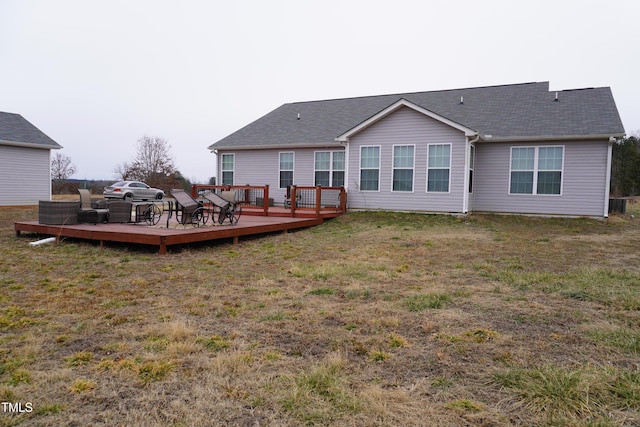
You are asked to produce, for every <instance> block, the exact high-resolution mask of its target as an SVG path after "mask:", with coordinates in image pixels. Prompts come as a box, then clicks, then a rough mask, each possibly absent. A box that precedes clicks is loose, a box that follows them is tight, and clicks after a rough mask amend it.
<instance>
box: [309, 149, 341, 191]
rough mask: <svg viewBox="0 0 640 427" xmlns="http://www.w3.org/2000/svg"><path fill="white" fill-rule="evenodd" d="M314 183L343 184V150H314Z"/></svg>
mask: <svg viewBox="0 0 640 427" xmlns="http://www.w3.org/2000/svg"><path fill="white" fill-rule="evenodd" d="M314 164H315V179H314V181H315V184H314V185H316V186H318V185H319V186H323V187H342V186H344V166H345V163H344V151H316V153H315V163H314Z"/></svg>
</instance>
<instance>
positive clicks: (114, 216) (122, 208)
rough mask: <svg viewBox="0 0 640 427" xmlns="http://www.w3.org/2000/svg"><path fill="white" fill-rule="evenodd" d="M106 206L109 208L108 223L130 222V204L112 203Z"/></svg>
mask: <svg viewBox="0 0 640 427" xmlns="http://www.w3.org/2000/svg"><path fill="white" fill-rule="evenodd" d="M107 206H108V208H109V215H108V216H107V221H108V222H110V223H113V222H116V223H122V222H130V221H131V202H122V201H112V202H109V204H108V205H107Z"/></svg>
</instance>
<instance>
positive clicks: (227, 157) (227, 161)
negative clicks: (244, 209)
mask: <svg viewBox="0 0 640 427" xmlns="http://www.w3.org/2000/svg"><path fill="white" fill-rule="evenodd" d="M235 163H236V161H235V154H223V155H222V184H223V185H233V175H234V173H233V171H234V168H235Z"/></svg>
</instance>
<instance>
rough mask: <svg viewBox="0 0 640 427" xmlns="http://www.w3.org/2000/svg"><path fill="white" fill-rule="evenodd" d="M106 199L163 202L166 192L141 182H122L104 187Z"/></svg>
mask: <svg viewBox="0 0 640 427" xmlns="http://www.w3.org/2000/svg"><path fill="white" fill-rule="evenodd" d="M102 194H103V195H104V197H105V198H106V199H122V200H126V201H147V200H162V198H163V197H164V191H162V190H160V189H157V188H153V187H149V186H148V185H147V184H145V183H144V182H140V181H120V182H116V183H115V184H111V185H110V186H108V187H104V192H103V193H102Z"/></svg>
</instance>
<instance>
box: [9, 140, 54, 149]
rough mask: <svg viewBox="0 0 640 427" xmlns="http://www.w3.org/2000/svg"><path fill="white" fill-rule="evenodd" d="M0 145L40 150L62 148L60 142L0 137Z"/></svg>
mask: <svg viewBox="0 0 640 427" xmlns="http://www.w3.org/2000/svg"><path fill="white" fill-rule="evenodd" d="M0 145H8V146H12V147H24V148H39V149H42V150H59V149H61V148H62V146H61V145H60V144H56V145H45V144H35V143H32V142H18V141H7V140H4V139H0Z"/></svg>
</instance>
